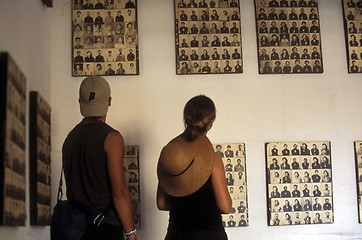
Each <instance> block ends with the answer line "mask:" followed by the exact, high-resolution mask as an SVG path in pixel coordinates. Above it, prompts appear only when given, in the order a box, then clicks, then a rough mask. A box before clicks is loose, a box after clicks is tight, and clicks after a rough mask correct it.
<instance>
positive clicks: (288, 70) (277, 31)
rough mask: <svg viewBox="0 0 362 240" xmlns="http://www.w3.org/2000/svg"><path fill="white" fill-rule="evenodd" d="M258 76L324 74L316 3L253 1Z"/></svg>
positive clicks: (298, 0) (296, 0)
mask: <svg viewBox="0 0 362 240" xmlns="http://www.w3.org/2000/svg"><path fill="white" fill-rule="evenodd" d="M254 3H255V18H256V32H257V46H258V63H259V74H301V73H304V74H312V73H313V74H318V73H319V74H320V73H323V61H322V46H321V31H320V24H319V10H318V0H312V1H305V0H289V1H288V0H281V1H276V0H254Z"/></svg>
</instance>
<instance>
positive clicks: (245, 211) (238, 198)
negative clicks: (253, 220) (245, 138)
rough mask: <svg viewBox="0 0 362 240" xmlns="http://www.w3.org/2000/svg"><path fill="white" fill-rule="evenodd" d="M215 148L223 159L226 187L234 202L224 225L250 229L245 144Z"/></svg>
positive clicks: (223, 217) (223, 215)
mask: <svg viewBox="0 0 362 240" xmlns="http://www.w3.org/2000/svg"><path fill="white" fill-rule="evenodd" d="M213 147H214V150H215V152H216V153H217V154H219V155H220V157H221V158H222V161H223V164H224V168H225V175H226V185H227V188H228V190H229V194H230V197H231V200H232V208H231V211H230V213H229V214H222V222H223V225H224V227H226V228H234V227H248V226H249V208H248V196H247V174H246V155H245V144H244V143H230V144H213Z"/></svg>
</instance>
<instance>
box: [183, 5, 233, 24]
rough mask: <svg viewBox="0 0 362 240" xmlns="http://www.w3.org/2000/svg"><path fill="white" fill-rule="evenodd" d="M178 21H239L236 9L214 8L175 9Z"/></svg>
mask: <svg viewBox="0 0 362 240" xmlns="http://www.w3.org/2000/svg"><path fill="white" fill-rule="evenodd" d="M176 20H178V21H183V22H187V21H191V22H195V21H222V22H224V21H225V22H228V21H236V20H240V14H239V9H238V8H236V9H235V8H214V9H183V8H180V9H177V11H176Z"/></svg>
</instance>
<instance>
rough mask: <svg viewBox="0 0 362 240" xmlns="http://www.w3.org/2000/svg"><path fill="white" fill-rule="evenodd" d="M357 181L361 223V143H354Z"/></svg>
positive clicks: (360, 220) (361, 221) (360, 219)
mask: <svg viewBox="0 0 362 240" xmlns="http://www.w3.org/2000/svg"><path fill="white" fill-rule="evenodd" d="M354 150H355V151H354V152H355V160H356V180H357V203H358V222H359V223H362V141H355V142H354Z"/></svg>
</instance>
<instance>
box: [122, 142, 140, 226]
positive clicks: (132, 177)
mask: <svg viewBox="0 0 362 240" xmlns="http://www.w3.org/2000/svg"><path fill="white" fill-rule="evenodd" d="M139 156H140V155H139V146H138V145H126V146H125V156H124V169H125V171H126V179H128V189H129V192H130V195H131V202H132V210H133V220H134V222H135V225H136V229H141V194H140V160H139Z"/></svg>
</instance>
